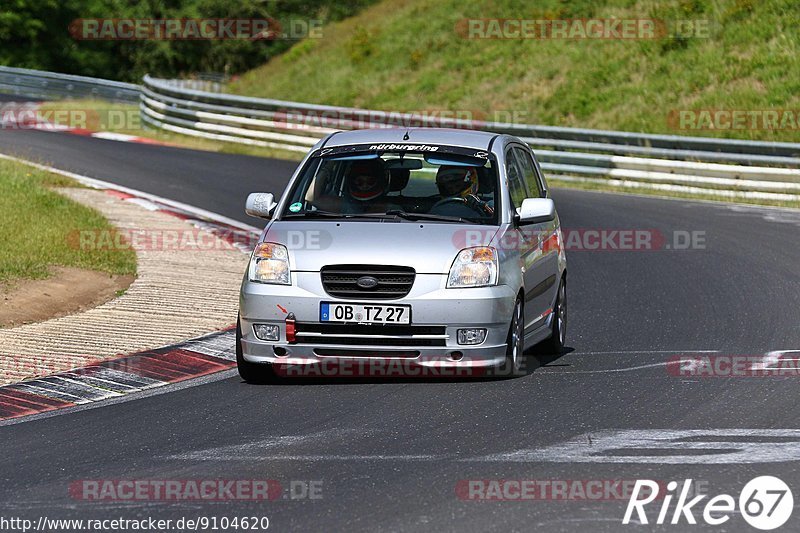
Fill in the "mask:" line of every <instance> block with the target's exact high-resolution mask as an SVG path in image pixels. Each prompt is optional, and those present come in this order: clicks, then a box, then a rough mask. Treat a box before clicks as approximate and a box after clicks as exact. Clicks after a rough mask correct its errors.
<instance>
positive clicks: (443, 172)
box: [436, 165, 494, 216]
mask: <svg viewBox="0 0 800 533" xmlns="http://www.w3.org/2000/svg"><path fill="white" fill-rule="evenodd" d="M436 187H438V189H439V194H441V195H442V201H444V200H453V201H461V202H463V203H464V205H466V206H468V207H470V208H472V209H473V210H475V211H477V212H478V213H481V214H484V215H488V216H492V215H494V208H493V207H492V206H491V205H490V204H489V203H488V202H484V201H483V200H481V199H480V198H478V169H477V168H475V167H462V166H454V165H442V166H441V167H439V170H438V172H436Z"/></svg>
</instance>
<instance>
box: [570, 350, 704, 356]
mask: <svg viewBox="0 0 800 533" xmlns="http://www.w3.org/2000/svg"><path fill="white" fill-rule="evenodd" d="M718 352H719V350H616V351H607V352H570V353H568V354H566V355H618V354H619V355H625V354H640V353H644V354H647V353H674V354H680V353H685V354H692V353H718Z"/></svg>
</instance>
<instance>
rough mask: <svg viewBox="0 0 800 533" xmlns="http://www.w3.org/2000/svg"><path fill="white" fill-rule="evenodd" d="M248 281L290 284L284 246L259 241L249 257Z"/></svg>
mask: <svg viewBox="0 0 800 533" xmlns="http://www.w3.org/2000/svg"><path fill="white" fill-rule="evenodd" d="M250 281H256V282H258V283H275V284H278V285H291V283H292V277H291V275H290V273H289V252H288V251H287V250H286V247H285V246H284V245H282V244H275V243H271V242H262V243H259V244H258V246H256V249H255V250H253V256H252V257H251V258H250Z"/></svg>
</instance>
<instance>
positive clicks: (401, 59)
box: [230, 0, 800, 141]
mask: <svg viewBox="0 0 800 533" xmlns="http://www.w3.org/2000/svg"><path fill="white" fill-rule="evenodd" d="M587 18H598V19H611V18H619V19H657V20H658V21H664V22H665V24H664V26H659V27H658V30H659V35H661V33H664V32H665V33H666V36H665V37H660V38H655V39H626V40H622V39H563V38H546V39H516V38H480V37H483V36H485V35H487V28H490V26H488V25H487V24H488V23H487V22H485V21H484V22H480V21H479V22H473V24H477V25H478V26H480V24H485V25H484V26H483V28H484V30H482V31H478V32H473V33H472V35H473V37H474V36H476V35H477V36H478V38H468V36H469V35H470V34H469V33H468V31H469V30H467V28H468V27H469V26H468V25H469V24H470V23H469V22H467V21H466V20H465V19H533V20H538V19H587ZM686 20H689V21H693V22H697V21H700V23H701V24H703V25H705V26H704V27H707V34H706V35H701V36H695V35H692V34H687V33H686V32H685V31H684V32H683V33H680V31H679V30H678V29H677V28H678V24H679V23H678V22H677V21H686ZM685 27H686V26H685V25H684V28H685ZM798 27H800V4H798V3H797V2H795V1H794V0H769V1H758V0H679V1H675V0H673V1H665V2H656V1H645V0H606V1H589V0H579V1H570V2H562V1H558V0H539V1H537V2H536V3H535V5H534V4H533V3H529V2H519V1H511V0H498V1H489V0H384V1H383V2H381V3H379V4H377V5H374V6H372V7H370V8H367V9H365V10H364V11H362V12H361V13H360V14H358V15H356V16H354V17H351V18H348V19H345V20H343V21H341V22H338V23H333V24H330V25H328V26H326V27H325V29H324V37H323V38H322V39H307V40H305V41H302V42H300V43H299V44H297V45H295V46H294V47H293V48H291V49H290V50H289V51H288V52H286V53H284V54H282V55H281V56H278V57H277V58H274V59H273V60H271V61H269V62H268V63H266V64H265V65H263V66H261V67H259V68H256V69H255V70H252V71H250V72H248V73H246V74H244V75H243V76H242V77H241V78H240V79H239V80H237V81H236V82H234V83H233V84H231V87H230V90H231V91H232V92H235V93H240V94H247V95H252V96H263V97H270V98H279V99H287V100H295V101H304V102H314V103H326V104H336V105H346V106H358V107H366V108H375V109H384V110H398V111H419V112H432V111H437V110H451V111H456V112H458V113H460V114H461V115H462V116H472V117H475V118H493V117H495V116H497V117H499V118H501V119H502V118H503V117H508V116H512V117H513V116H516V117H517V120H518V121H521V122H529V123H540V124H553V125H564V126H578V127H591V128H609V129H618V130H630V131H648V132H664V133H674V134H684V135H716V136H724V137H737V138H750V139H764V140H786V141H800V130H799V129H798V125H797V124H796V121H793V120H787V118H786V116H785V113H784V110H794V111H792V112H791V113H789V115H790V116H789V117H788V118H789V119H793V118H796V115H795V114H796V113H800V75H798V72H800V32H798V31H797V28H798ZM489 34H491V32H489ZM504 35H506V36H507V35H509V34H504ZM681 110H741V111H742V112H745V113H746V112H749V111H753V110H755V111H756V112H757V113H761V112H763V111H765V110H778V111H779V112H781V113H782V114H781V120H783V123H782V124H781V125H780V127H779V128H778V129H777V131H775V130H772V131H771V130H770V128H769V127H766V128H765V126H764V124H763V123H762V122H761V121H760V120H759V121H757V122H756V123H751V122H748V123H745V124H744V127H737V128H731V127H725V122H724V121H721V122H717V123H716V124H721V125H722V126H723V128H722V129H717V130H716V131H715V130H710V129H707V128H703V129H693V128H692V127H691V122H686V123H685V124H687V125H689V126H690V127H688V128H679V127H676V126H677V125H678V124H677V123H676V122H675V121H671V120H670V117H673V118H674V117H675V116H676V113H677V112H679V111H681ZM759 117H760V116H759ZM793 123H794V126H793ZM698 124H703V121H702V118H701V120H700V122H699V123H698ZM752 124H755V126H753V125H752ZM740 126H741V124H740Z"/></svg>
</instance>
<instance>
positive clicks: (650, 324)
mask: <svg viewBox="0 0 800 533" xmlns="http://www.w3.org/2000/svg"><path fill="white" fill-rule="evenodd" d="M0 151H2V152H5V153H14V154H16V155H21V156H24V157H30V158H35V159H37V160H39V161H46V162H50V163H52V164H53V165H54V166H57V167H59V168H63V169H66V170H70V171H75V172H80V173H83V174H87V175H90V176H93V177H98V178H101V179H104V180H107V181H111V182H114V183H119V184H121V185H125V186H129V187H134V188H137V189H140V190H144V191H147V192H151V193H155V194H160V195H163V196H166V197H168V198H171V199H175V200H179V201H182V202H186V203H189V204H193V205H197V206H199V207H202V208H205V209H209V210H212V211H215V212H218V213H221V214H223V215H226V216H230V217H233V218H237V219H239V220H242V221H244V222H248V223H250V224H257V223H258V221H257V220H255V219H252V218H249V217H247V216H246V215H244V213H243V210H242V206H243V203H244V198H245V196H246V194H247V193H248V192H251V191H255V190H266V191H271V192H275V193H278V192H280V190H281V189H282V186H283V185H284V184H285V182H286V179H287V177H288V176H289V175H290V173H291V171H292V169H293V167H294V163H287V162H282V161H275V160H268V159H259V158H253V157H245V156H234V155H223V154H213V153H204V152H196V151H188V150H181V149H176V148H167V147H157V146H147V145H136V144H129V143H119V142H114V141H106V140H99V139H92V138H84V137H79V136H72V135H66V134H56V133H45V132H0ZM554 197H555V199H556V202H557V206H558V210H559V213H560V216H561V219H562V223H563V226H564V228H566V229H568V230H579V229H583V230H585V229H590V230H592V229H603V230H611V229H628V230H643V231H656V232H658V234H659V235H663V236H665V239H666V242H667V243H669V244H671V245H673V246H671V247H670V249H660V250H653V251H580V250H575V249H574V250H571V251H568V260H569V277H570V285H569V289H570V306H571V307H570V327H569V333H568V337H569V338H568V344H569V345H570V347H571V350H572V351H571V352H570V353H568V354H566V355H563V356H562V357H560V358H557V359H552V358H545V357H544V356H541V355H538V354H535V353H534V354H531V355H529V357H528V363H529V367H530V368H531V370H530V372H529V374H528V375H526V376H524V377H522V378H518V379H513V380H504V381H449V380H447V381H445V380H439V381H426V382H415V381H405V382H392V381H388V382H386V381H351V382H335V381H333V382H331V381H327V382H325V381H323V382H319V381H314V382H308V383H296V382H292V383H282V384H272V385H265V386H255V385H247V384H244V383H242V382H241V380H240V379H239V378H238V376H235V375H232V374H231V373H228V374H225V375H224V376H220V378H221V379H217V380H201V381H197V382H193V383H190V384H189V385H190V386H185V387H175V388H174V389H173V390H170V391H169V392H167V393H165V394H158V395H151V396H145V395H142V396H140V397H134V396H131V397H129V398H130V400H129V401H125V402H121V403H110V404H105V405H101V406H99V407H96V408H92V409H87V410H83V411H78V412H71V413H67V414H61V415H57V416H53V417H49V418H43V419H37V420H30V421H25V422H22V423H18V424H14V425H8V426H4V427H0V445H2V450H3V453H2V454H0V479H2V483H0V502H2V503H0V506H2V514H3V516H5V517H10V516H17V517H24V518H29V519H32V520H38V518H39V517H40V516H46V517H48V518H50V519H52V518H78V519H89V518H117V517H124V518H146V517H153V518H157V519H167V518H171V519H173V520H175V519H179V518H181V517H188V518H197V517H202V516H206V517H210V516H216V517H227V518H234V517H237V516H239V517H241V516H245V515H246V516H267V517H269V519H270V522H271V523H270V529H272V530H276V531H289V530H299V531H509V530H515V531H529V530H533V529H542V530H544V531H576V530H580V531H624V530H626V529H630V530H639V531H642V530H650V529H651V528H652V525H651V526H636V525H627V526H623V525H621V520H622V517H623V514H624V512H625V507H626V504H627V499H615V498H614V494H613V492H612V493H611V496H610V499H607V500H606V501H594V500H589V501H581V500H579V499H570V500H567V501H560V500H559V498H558V495H557V494H556V497H555V499H556V500H559V501H551V500H548V499H545V500H544V501H542V500H540V499H536V500H524V501H520V500H519V499H518V498H517V496H515V494H516V493H511V492H509V493H507V494H506V496H507V497H509V498H511V499H512V500H513V501H473V500H466V499H465V498H464V494H467V495H469V494H472V495H473V496H475V497H476V498H478V497H480V494H481V492H480V490H479V489H477V488H475V489H474V492H471V493H470V492H468V491H467V492H462V491H457V488H460V487H463V486H464V485H465V484H467V486H469V485H468V484H469V482H470V480H473V484H472V485H471V486H472V487H473V488H474V487H480V486H483V487H484V488H487V490H488V487H491V485H490V484H486V483H485V484H484V485H480V483H479V482H477V481H475V480H551V481H552V480H555V481H557V482H558V481H568V482H569V485H568V486H569V487H571V490H575V487H577V486H578V485H580V486H582V487H584V488H586V487H588V486H589V484H588V482H590V481H596V482H603V481H604V480H635V479H644V478H648V479H653V480H658V481H659V482H661V483H663V484H666V483H667V482H669V481H672V480H675V481H678V482H680V483H683V481H684V480H686V479H692V480H693V482H694V487H695V488H696V489H697V490H699V491H700V492H705V493H708V494H710V495H711V496H714V495H717V494H730V495H732V496H733V497H734V499H737V500H738V497H739V493H740V491H741V490H742V487H743V486H744V485H745V483H747V482H748V481H749V480H750V479H752V478H754V477H756V476H761V475H774V476H778V477H780V478H781V479H782V480H783V481H785V482H786V483H787V484H788V485H789V487H791V488H792V489H793V490H794V492H795V497H796V498H800V470H799V469H798V463H797V461H800V420H798V418H799V417H798V415H797V413H796V409H797V408H796V405H797V403H798V398H799V397H800V394H799V393H798V388H797V383H798V382H797V379H796V378H793V377H738V378H725V377H713V378H712V377H678V376H675V375H672V374H670V373H669V372H668V371H667V370H666V367H665V366H664V363H665V362H666V361H667V360H668V359H669V358H670V357H673V356H675V355H678V354H687V353H694V352H700V351H704V352H705V351H714V352H717V353H716V354H715V355H717V356H728V355H737V354H738V355H752V356H758V357H762V356H764V354H766V353H768V352H772V351H776V350H792V349H800V320H799V319H800V312H799V311H798V310H799V309H800V269H799V268H798V265H800V246H798V242H799V240H798V231H799V230H798V226H800V212H791V211H780V210H772V209H760V208H745V207H735V206H723V205H716V204H707V203H698V202H687V201H674V200H661V199H651V198H641V197H633V196H623V195H609V194H599V193H592V192H580V191H571V190H557V191H555V193H554ZM675 232H700V233H698V234H697V235H701V236H702V237H703V239H704V240H703V244H702V246H698V247H695V248H694V249H688V250H684V249H675V246H674V245H675V244H676V243H675V242H673V235H675ZM682 235H684V233H679V236H682ZM188 280H190V278H189V277H188V276H187V281H188ZM154 305H158V304H157V302H154ZM232 318H233V317H232ZM632 430H638V431H639V433H632V432H631V431H632ZM685 430H696V431H695V432H694V433H685V432H684V431H685ZM737 430H744V431H737ZM755 430H761V431H755ZM791 430H794V431H791ZM670 431H673V432H677V433H670ZM664 442H668V443H669V444H666V445H665V444H663V443H664ZM665 446H666V448H665ZM87 479H89V480H104V479H138V480H201V479H205V480H207V479H228V480H252V479H271V480H276V481H278V482H279V483H280V484H281V486H282V487H283V488H284V489H285V492H284V493H283V496H286V497H281V498H279V499H277V500H275V501H268V502H249V501H224V502H213V503H212V502H206V503H202V504H200V503H197V502H182V503H181V502H171V501H132V502H131V501H127V502H119V501H104V502H97V501H82V500H80V499H76V498H74V497H71V496H70V493H69V487H70V484H72V483H75V482H76V481H79V480H87ZM581 483H583V484H582V485H581ZM502 486H503V487H506V488H508V487H510V486H513V485H509V484H508V483H506V484H504V485H502ZM303 487H314V491H316V492H315V495H316V496H319V497H316V498H310V497H308V494H306V497H303V494H302V493H303V492H304V491H303ZM292 488H294V496H296V497H295V498H293V497H292V490H291V489H292ZM574 495H575V493H574V492H573V496H574ZM545 498H547V497H545ZM674 500H677V496H676V497H675V498H674ZM674 500H673V502H672V508H674V506H675V502H674ZM661 501H662V500H657V502H656V503H653V504H651V505H650V506H648V507H647V508H646V509H647V512H648V515H647V516H648V517H649V520H650V521H651V523H652V521H655V520H656V515H657V514H658V510H659V508H660V503H659V502H661ZM706 501H708V499H707V498H706V500H703V501H702V502H701V503H700V504H698V505H697V506H695V508H694V516H695V519H697V520H698V521H699V522H701V523H702V522H703V518H702V506H704V505H705V503H706ZM672 508H670V509H672ZM698 508H699V510H698ZM671 518H672V510H670V513H669V515H668V517H667V520H670V519H671ZM661 529H663V530H664V531H683V530H686V529H693V530H696V529H700V530H703V529H706V526H688V525H687V522H686V519H685V518H682V521H681V522H679V523H678V524H677V525H665V526H661ZM707 529H708V530H713V531H752V529H751V528H750V526H749V525H748V524H747V522H746V521H745V519H744V518H743V517H742V516H739V515H738V514H735V513H734V514H733V515H732V516H731V517H730V519H729V520H728V521H727V522H725V523H723V524H722V525H718V526H707ZM783 530H786V531H797V530H800V511H798V510H797V509H795V513H794V515H793V516H792V517H791V518H790V519H789V522H788V523H787V524H786V525H785V526H784V528H783Z"/></svg>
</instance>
